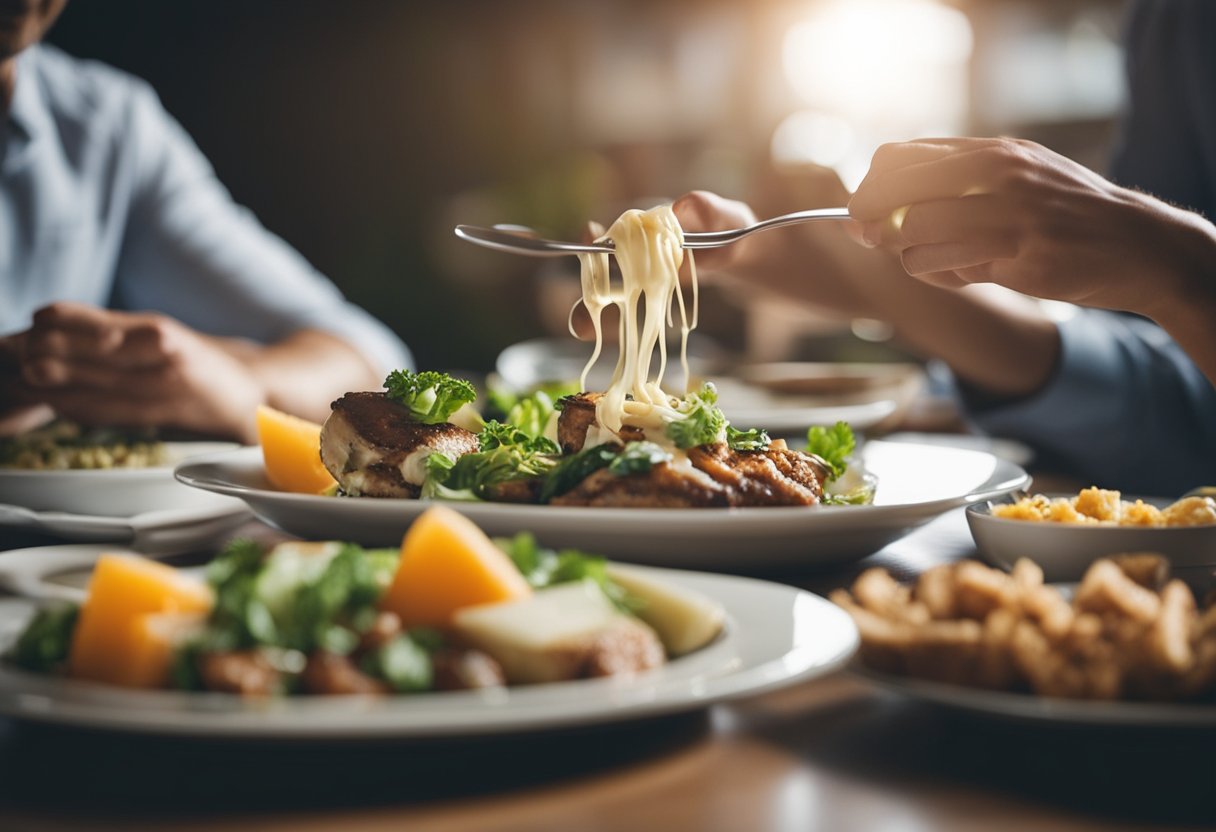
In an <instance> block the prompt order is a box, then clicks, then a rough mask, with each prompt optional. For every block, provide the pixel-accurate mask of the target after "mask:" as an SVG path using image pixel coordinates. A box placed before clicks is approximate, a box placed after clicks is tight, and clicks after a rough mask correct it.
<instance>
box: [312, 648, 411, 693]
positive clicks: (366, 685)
mask: <svg viewBox="0 0 1216 832" xmlns="http://www.w3.org/2000/svg"><path fill="white" fill-rule="evenodd" d="M300 682H301V684H302V685H303V686H304V690H305V692H307V693H319V694H338V693H362V694H380V693H388V692H389V686H388V685H386V684H385V683H384V682H381V681H380V680H379V679H375V678H373V677H371V676H368V675H367V674H366V673H364V672H363V671H362V670H360V669H359V668H357V667H355V663H354V662H352V661H351V660H350V659H349V658H347V657H346V656H340V655H338V654H337V653H330V652H328V651H326V650H317V651H316V652H314V653H313V654H312V655H311V656H309V657H308V664H306V665H305V666H304V672H303V673H301V674H300Z"/></svg>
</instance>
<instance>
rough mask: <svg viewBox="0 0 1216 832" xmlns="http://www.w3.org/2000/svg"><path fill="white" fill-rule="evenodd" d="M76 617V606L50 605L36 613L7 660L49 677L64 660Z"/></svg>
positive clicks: (77, 613)
mask: <svg viewBox="0 0 1216 832" xmlns="http://www.w3.org/2000/svg"><path fill="white" fill-rule="evenodd" d="M79 617H80V607H79V606H77V605H76V604H70V603H63V604H54V605H52V606H49V607H46V608H44V609H41V610H39V611H38V614H37V615H35V616H34V618H33V620H32V621H30V623H29V624H28V625H27V626H26V628H25V631H24V632H22V633H21V637H20V638H18V639H17V643H16V644H15V645H13V649H12V651H11V652H10V653H9V658H10V659H11V660H12V661H13V663H14V664H17V665H19V666H20V667H24V668H25V669H26V670H34V671H37V672H39V673H49V672H50V671H52V670H55V669H57V668H59V667H60V666H61V665H63V663H64V662H65V661H67V658H68V650H69V649H70V648H71V646H72V630H73V628H74V627H75V626H76V621H77V619H78V618H79Z"/></svg>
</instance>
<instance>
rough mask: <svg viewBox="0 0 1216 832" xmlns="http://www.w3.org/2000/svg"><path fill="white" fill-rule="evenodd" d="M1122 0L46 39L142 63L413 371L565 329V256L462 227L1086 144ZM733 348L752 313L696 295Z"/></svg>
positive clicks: (298, 1)
mask: <svg viewBox="0 0 1216 832" xmlns="http://www.w3.org/2000/svg"><path fill="white" fill-rule="evenodd" d="M1121 6H1122V2H1121V0H970V1H969V2H968V1H967V0H957V1H955V2H938V0H754V1H753V2H749V3H739V2H728V0H700V2H694V0H664V2H657V0H515V2H494V1H493V0H446V2H432V3H413V2H401V0H361V1H360V2H346V3H337V2H333V0H293V1H292V2H288V1H287V0H277V2H276V1H275V0H258V1H257V2H255V1H254V0H243V1H241V0H171V2H164V0H73V2H72V3H71V4H70V5H69V6H68V9H67V11H66V12H65V14H64V16H63V18H62V20H61V21H60V22H59V24H58V25H57V27H56V29H55V30H54V31H53V32H52V35H51V37H50V40H51V41H52V42H54V43H56V44H58V45H59V46H61V47H63V48H64V49H66V50H67V51H69V52H71V53H73V54H76V55H79V56H84V57H91V58H97V59H100V60H102V61H105V62H107V63H110V64H113V65H116V66H119V67H121V68H123V69H126V70H129V71H131V72H133V73H135V74H137V75H140V76H142V77H144V78H145V79H147V80H148V81H150V82H151V83H152V84H153V86H154V87H155V88H156V89H157V90H158V92H159V93H160V95H161V98H162V99H163V101H164V103H165V105H166V107H167V108H168V109H169V111H170V112H171V113H173V114H174V115H175V116H176V117H177V118H178V119H179V120H180V121H181V122H182V123H183V124H184V125H185V127H186V129H187V130H188V131H189V132H190V133H191V134H192V135H193V136H194V138H195V140H196V141H197V142H198V144H199V145H200V146H201V148H202V149H203V151H204V153H206V155H207V156H208V157H209V158H210V159H211V161H212V162H213V164H214V165H215V167H216V169H217V171H218V173H219V175H220V178H221V179H222V180H223V181H224V182H225V183H226V184H227V185H228V187H229V188H230V189H231V190H232V192H233V193H234V195H235V197H236V198H237V199H238V200H239V201H241V202H242V203H244V204H246V205H248V206H249V207H250V208H252V209H253V210H254V211H255V212H256V213H257V214H258V216H259V217H260V218H261V219H262V221H263V222H264V223H265V224H266V225H267V226H269V227H270V228H271V229H272V230H274V231H276V232H277V233H279V234H281V235H282V236H284V237H285V238H286V239H287V240H288V241H290V242H291V243H292V244H293V245H295V246H296V247H297V248H299V249H300V250H301V251H302V252H303V253H304V254H305V255H306V256H307V257H308V258H309V259H310V260H311V261H312V262H313V263H314V264H315V265H316V266H317V267H318V268H320V269H321V270H322V271H323V272H325V273H326V274H328V275H330V276H331V277H332V278H333V279H334V280H335V282H336V283H337V284H338V285H339V286H340V287H341V288H342V289H343V290H344V291H345V292H346V293H347V295H348V296H349V297H351V298H352V299H353V300H355V301H356V302H358V303H360V304H362V305H364V306H366V307H367V308H369V309H370V310H371V311H373V312H374V313H375V314H376V315H378V316H379V317H381V318H382V319H383V320H385V321H386V322H387V323H388V324H390V325H391V326H392V327H394V328H395V329H396V330H397V331H398V332H399V333H400V334H401V335H402V336H403V337H405V339H406V340H407V341H408V342H409V343H410V345H411V347H412V348H413V349H414V350H415V352H416V354H417V356H418V359H419V363H420V364H421V365H422V366H428V367H429V366H438V367H444V368H471V369H478V370H480V369H488V368H490V367H491V366H492V363H493V359H494V357H495V355H496V354H497V353H498V351H499V350H500V349H502V348H503V347H504V346H506V345H508V344H510V343H512V342H514V341H517V340H520V339H522V338H526V337H531V336H534V335H537V334H541V333H542V332H546V331H554V330H556V329H558V328H560V322H561V318H562V314H563V306H562V304H564V303H565V300H563V301H561V302H560V303H557V304H556V306H554V304H551V303H550V304H549V305H546V302H547V300H548V299H550V298H553V297H556V294H555V293H553V292H551V291H550V289H551V287H552V286H554V285H556V284H558V283H561V282H563V281H565V285H567V286H568V280H569V273H570V270H571V269H570V267H571V266H573V263H572V262H571V263H564V264H554V263H551V262H550V263H538V262H537V261H531V260H524V259H521V258H511V257H508V256H506V255H500V254H495V253H490V252H483V251H480V250H475V249H473V248H472V247H469V246H467V245H464V244H460V243H459V242H458V241H456V240H455V239H454V238H453V237H452V236H451V226H452V225H453V224H455V223H456V222H474V223H490V222H500V221H510V222H522V223H528V224H533V225H536V226H537V227H541V228H544V229H546V230H548V231H551V232H553V233H557V234H575V233H577V232H578V229H579V228H580V227H581V224H582V223H583V221H584V220H586V219H588V218H595V219H599V220H601V221H610V220H611V219H612V218H613V217H614V216H615V214H616V213H619V211H620V210H621V209H622V208H624V207H628V206H631V205H645V204H653V203H654V202H656V201H658V200H660V199H670V198H672V197H674V196H677V195H678V194H680V193H682V192H683V191H685V190H689V189H692V188H710V189H715V190H719V191H721V192H724V193H727V194H730V195H734V196H744V195H745V194H746V192H747V183H748V182H749V181H750V180H751V179H753V178H754V177H755V175H756V173H757V171H759V170H762V169H764V168H766V167H767V166H769V165H771V164H772V163H773V160H774V158H776V159H777V160H778V161H811V162H816V163H819V164H825V165H830V166H832V167H834V168H836V169H837V170H838V171H839V172H840V173H841V175H842V177H844V178H845V181H846V182H849V181H850V179H852V180H853V181H855V180H856V178H857V177H859V176H860V174H861V173H863V172H864V165H865V161H866V160H867V159H868V156H869V153H870V152H871V151H872V148H873V147H874V146H876V145H877V144H878V143H879V142H880V141H888V140H895V139H900V138H911V137H913V136H915V135H917V134H923V133H924V132H973V133H980V134H993V133H1011V134H1018V135H1026V136H1028V137H1030V138H1036V139H1039V140H1042V141H1045V142H1047V143H1049V144H1051V145H1052V146H1054V147H1057V148H1058V149H1060V150H1061V151H1062V152H1066V153H1068V154H1069V155H1073V156H1075V157H1077V158H1080V159H1082V160H1083V161H1086V162H1087V163H1090V164H1094V165H1100V164H1101V160H1102V159H1103V158H1104V156H1105V154H1106V153H1107V152H1108V149H1109V144H1110V141H1111V138H1112V135H1113V132H1112V125H1113V118H1114V116H1115V115H1116V113H1117V110H1118V107H1119V105H1120V103H1121V98H1120V96H1121V85H1120V83H1119V66H1118V60H1119V55H1118V49H1117V46H1115V39H1116V37H1117V29H1118V20H1119V11H1120V8H1121ZM707 317H708V320H709V322H710V327H711V328H714V322H715V320H716V322H717V324H716V329H717V332H716V333H715V334H717V335H719V337H720V338H721V339H722V340H723V341H724V342H725V343H727V344H728V346H731V347H735V348H739V349H746V348H747V346H748V345H747V343H746V340H747V334H746V332H744V331H743V330H742V329H741V328H740V326H739V325H738V322H737V319H738V318H739V317H740V316H738V315H736V314H734V313H733V312H732V311H731V310H730V309H727V308H721V309H718V310H717V313H716V317H715V310H714V308H712V305H711V308H710V309H709V310H708V315H707Z"/></svg>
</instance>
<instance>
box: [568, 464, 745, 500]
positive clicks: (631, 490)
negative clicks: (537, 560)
mask: <svg viewBox="0 0 1216 832" xmlns="http://www.w3.org/2000/svg"><path fill="white" fill-rule="evenodd" d="M550 502H551V503H552V504H553V505H555V506H615V507H620V508H624V507H632V508H706V507H713V506H719V507H723V506H729V505H731V492H730V489H729V488H728V487H727V486H724V485H722V484H721V483H719V482H717V481H716V480H714V479H713V477H710V476H707V475H706V474H705V473H704V472H702V471H700V470H698V469H696V468H693V467H692V466H689V465H684V466H677V465H672V464H671V463H670V462H663V463H660V464H659V465H656V466H654V467H653V468H651V469H650V470H649V471H648V472H646V473H645V474H626V475H625V476H619V475H617V474H614V473H612V472H611V471H609V470H608V469H606V468H601V469H600V470H598V471H596V472H595V473H594V474H592V475H591V476H589V477H587V478H586V479H585V480H583V481H582V482H580V483H579V484H578V485H576V486H575V487H574V488H573V489H572V490H570V491H567V492H566V493H565V494H562V495H560V496H558V497H554V498H553V499H552V500H550Z"/></svg>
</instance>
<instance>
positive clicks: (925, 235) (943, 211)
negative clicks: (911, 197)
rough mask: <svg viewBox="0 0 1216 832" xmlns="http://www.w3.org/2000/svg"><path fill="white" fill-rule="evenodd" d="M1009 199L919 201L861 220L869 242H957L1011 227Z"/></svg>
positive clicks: (891, 244)
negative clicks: (879, 218)
mask: <svg viewBox="0 0 1216 832" xmlns="http://www.w3.org/2000/svg"><path fill="white" fill-rule="evenodd" d="M1010 223H1011V217H1010V210H1009V206H1008V203H1007V201H1006V200H1005V199H1004V198H1002V197H999V196H996V195H994V194H974V195H971V196H962V197H956V198H953V199H936V200H932V201H930V202H917V203H915V204H913V205H909V206H907V207H906V208H903V209H898V210H896V211H894V212H893V213H891V214H890V215H889V216H887V217H886V218H885V219H884V220H882V221H879V222H867V223H861V224H860V226H861V229H862V235H863V237H864V239H865V240H866V242H867V243H869V244H870V245H882V246H888V247H891V248H899V249H903V248H907V247H908V246H913V245H927V244H930V243H945V242H958V241H963V240H967V239H969V238H970V237H971V236H973V235H975V234H988V233H994V232H998V231H1001V230H1002V229H1007V228H1009V227H1010Z"/></svg>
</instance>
